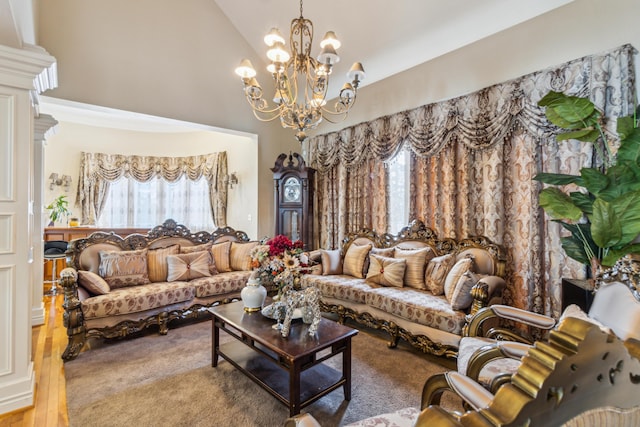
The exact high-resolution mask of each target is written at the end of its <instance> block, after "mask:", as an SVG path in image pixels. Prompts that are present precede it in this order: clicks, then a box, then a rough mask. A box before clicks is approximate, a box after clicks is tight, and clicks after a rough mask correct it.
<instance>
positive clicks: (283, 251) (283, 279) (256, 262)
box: [251, 234, 308, 291]
mask: <svg viewBox="0 0 640 427" xmlns="http://www.w3.org/2000/svg"><path fill="white" fill-rule="evenodd" d="M303 246H304V245H303V243H302V242H301V241H300V240H296V241H295V242H292V241H291V239H289V238H288V237H287V236H284V235H281V234H280V235H277V236H275V237H273V238H271V239H269V240H267V241H266V242H265V243H264V244H262V245H258V246H256V247H255V248H254V249H253V250H252V251H251V263H252V267H253V269H254V270H256V271H257V273H258V274H257V277H258V278H259V279H260V282H261V283H262V285H263V286H265V287H267V288H269V287H271V288H273V287H275V288H277V289H278V291H281V290H282V288H283V287H284V286H286V285H291V286H293V287H294V288H296V289H297V288H299V286H300V276H302V274H304V273H307V272H308V271H307V267H308V264H307V259H306V257H304V256H302V255H303V250H302V248H303Z"/></svg>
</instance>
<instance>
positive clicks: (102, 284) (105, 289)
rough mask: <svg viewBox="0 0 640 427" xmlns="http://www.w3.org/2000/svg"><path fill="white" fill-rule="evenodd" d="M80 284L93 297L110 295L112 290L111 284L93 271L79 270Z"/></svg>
mask: <svg viewBox="0 0 640 427" xmlns="http://www.w3.org/2000/svg"><path fill="white" fill-rule="evenodd" d="M78 284H80V286H82V287H83V288H85V289H86V290H87V291H89V292H91V293H92V294H93V295H104V294H108V293H109V291H110V290H111V288H110V287H109V284H108V283H107V282H106V281H105V280H104V279H103V278H102V277H100V276H98V275H97V274H96V273H94V272H92V271H86V270H78Z"/></svg>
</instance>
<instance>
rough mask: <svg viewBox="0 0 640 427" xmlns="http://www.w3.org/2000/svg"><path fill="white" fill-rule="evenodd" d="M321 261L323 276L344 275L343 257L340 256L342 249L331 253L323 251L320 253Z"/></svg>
mask: <svg viewBox="0 0 640 427" xmlns="http://www.w3.org/2000/svg"><path fill="white" fill-rule="evenodd" d="M320 259H321V261H322V274H324V275H325V276H326V275H328V274H342V257H341V256H340V249H334V250H331V251H327V250H324V249H323V250H322V251H321V252H320Z"/></svg>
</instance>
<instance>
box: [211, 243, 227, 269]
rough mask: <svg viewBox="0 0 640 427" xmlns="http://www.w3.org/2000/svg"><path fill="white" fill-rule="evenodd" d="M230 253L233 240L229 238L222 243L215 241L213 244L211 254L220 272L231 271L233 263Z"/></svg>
mask: <svg viewBox="0 0 640 427" xmlns="http://www.w3.org/2000/svg"><path fill="white" fill-rule="evenodd" d="M230 253H231V242H230V241H228V240H227V241H226V242H222V243H215V244H213V245H212V246H211V255H212V256H213V262H214V264H215V265H216V270H218V273H225V272H227V271H231V264H230V263H229V261H230V260H229V254H230Z"/></svg>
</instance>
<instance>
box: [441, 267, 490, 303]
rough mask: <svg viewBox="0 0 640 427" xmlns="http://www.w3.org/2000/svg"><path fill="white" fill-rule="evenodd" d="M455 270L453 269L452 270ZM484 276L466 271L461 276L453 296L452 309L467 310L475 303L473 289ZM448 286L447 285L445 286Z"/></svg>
mask: <svg viewBox="0 0 640 427" xmlns="http://www.w3.org/2000/svg"><path fill="white" fill-rule="evenodd" d="M452 270H453V269H452ZM482 277H484V275H481V274H476V273H474V272H473V271H470V270H469V271H466V272H465V273H463V274H462V276H460V278H459V279H458V282H457V283H456V284H455V286H454V288H453V293H452V294H451V302H450V304H451V308H452V309H454V310H466V309H467V308H469V306H470V305H471V303H472V302H473V296H472V295H471V288H473V286H474V285H475V284H476V283H478V280H480V279H481V278H482ZM445 286H446V285H445Z"/></svg>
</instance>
